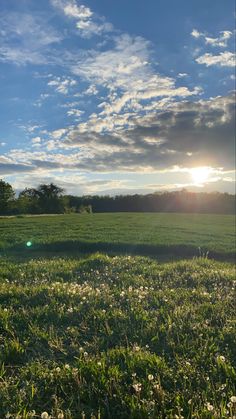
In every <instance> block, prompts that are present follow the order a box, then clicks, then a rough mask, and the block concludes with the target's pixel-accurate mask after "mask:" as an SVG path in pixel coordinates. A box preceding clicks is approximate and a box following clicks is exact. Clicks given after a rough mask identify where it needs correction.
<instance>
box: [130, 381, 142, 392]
mask: <svg viewBox="0 0 236 419" xmlns="http://www.w3.org/2000/svg"><path fill="white" fill-rule="evenodd" d="M132 387H133V389H134V390H135V391H136V393H140V391H141V390H142V384H141V383H137V384H133V386H132Z"/></svg>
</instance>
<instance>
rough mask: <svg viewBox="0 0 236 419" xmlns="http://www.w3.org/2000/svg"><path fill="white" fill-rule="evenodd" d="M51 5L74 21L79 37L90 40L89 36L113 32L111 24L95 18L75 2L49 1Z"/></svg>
mask: <svg viewBox="0 0 236 419" xmlns="http://www.w3.org/2000/svg"><path fill="white" fill-rule="evenodd" d="M51 4H52V5H53V6H54V7H55V8H56V9H58V10H60V11H61V12H62V13H64V15H65V16H66V17H68V18H70V19H74V20H75V21H76V28H77V29H78V32H79V34H80V36H82V37H84V38H90V37H91V36H94V35H96V36H98V35H101V34H102V33H104V32H110V31H112V30H113V26H112V24H111V23H109V22H106V20H105V19H104V18H102V17H100V16H96V15H95V14H94V13H93V11H92V10H91V9H90V8H89V7H86V6H84V5H83V4H81V5H78V4H77V3H76V2H75V0H51Z"/></svg>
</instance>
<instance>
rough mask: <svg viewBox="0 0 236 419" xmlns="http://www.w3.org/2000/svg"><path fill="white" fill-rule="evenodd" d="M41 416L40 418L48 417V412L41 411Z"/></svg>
mask: <svg viewBox="0 0 236 419" xmlns="http://www.w3.org/2000/svg"><path fill="white" fill-rule="evenodd" d="M41 418H42V419H49V414H48V412H43V413H41Z"/></svg>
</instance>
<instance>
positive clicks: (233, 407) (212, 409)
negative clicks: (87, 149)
mask: <svg viewBox="0 0 236 419" xmlns="http://www.w3.org/2000/svg"><path fill="white" fill-rule="evenodd" d="M28 241H31V242H32V246H30V247H29V248H27V246H26V243H27V242H28ZM199 248H200V250H199ZM207 252H209V253H207ZM233 254H234V219H233V217H232V216H220V215H193V214H131V213H127V214H126V213H123V214H88V215H76V214H75V215H63V216H55V217H53V216H42V217H23V218H20V217H18V218H17V217H12V218H2V219H0V418H8V419H9V418H10V419H28V418H42V419H48V418H51V419H80V418H81V419H106V418H107V419H116V418H118V419H119V418H121V419H128V418H131V419H136V418H137V419H142V418H144V419H146V418H152V419H158V418H161V419H164V418H170V419H172V418H173V419H185V418H188V419H191V418H198V419H202V418H203V419H204V418H206V419H208V418H211V419H214V418H231V419H232V418H234V417H235V415H236V388H235V383H236V365H235V361H236V349H235V348H236V346H235V329H236V319H235V308H236V306H235V284H236V281H235V268H234V265H233V263H232V257H233ZM216 259H219V260H216Z"/></svg>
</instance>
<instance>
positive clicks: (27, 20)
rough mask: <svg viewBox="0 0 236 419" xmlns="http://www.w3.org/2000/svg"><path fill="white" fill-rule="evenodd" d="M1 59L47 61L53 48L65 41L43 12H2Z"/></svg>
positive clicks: (26, 62) (17, 61)
mask: <svg viewBox="0 0 236 419" xmlns="http://www.w3.org/2000/svg"><path fill="white" fill-rule="evenodd" d="M0 20H1V28H2V32H1V35H2V36H1V47H0V61H3V62H12V63H15V64H17V65H25V64H34V65H35V64H46V63H47V62H50V61H51V57H50V56H49V55H50V49H51V46H52V45H53V44H56V43H59V42H60V41H61V40H62V35H61V34H59V33H58V32H57V31H56V30H55V29H54V28H52V27H51V26H50V25H49V24H48V23H47V24H46V23H45V20H46V19H44V18H43V17H42V16H41V15H37V14H27V13H15V12H9V13H7V14H5V13H1V14H0Z"/></svg>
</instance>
